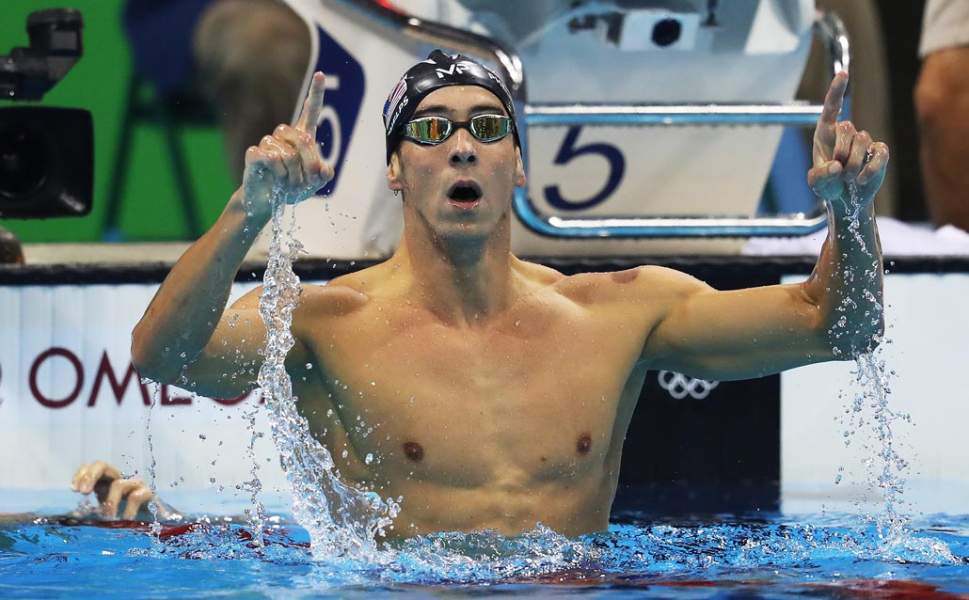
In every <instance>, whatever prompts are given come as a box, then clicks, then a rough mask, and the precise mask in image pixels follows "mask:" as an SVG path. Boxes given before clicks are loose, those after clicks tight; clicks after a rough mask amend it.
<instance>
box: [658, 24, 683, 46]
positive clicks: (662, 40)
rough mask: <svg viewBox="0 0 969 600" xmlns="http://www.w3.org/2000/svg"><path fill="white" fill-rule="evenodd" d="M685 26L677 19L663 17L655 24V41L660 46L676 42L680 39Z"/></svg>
mask: <svg viewBox="0 0 969 600" xmlns="http://www.w3.org/2000/svg"><path fill="white" fill-rule="evenodd" d="M682 32H683V26H682V25H680V22H679V21H677V20H676V19H663V20H662V21H659V22H658V23H656V25H653V43H654V44H656V45H657V46H660V47H666V46H669V45H670V44H675V43H676V41H677V40H678V39H680V34H681V33H682Z"/></svg>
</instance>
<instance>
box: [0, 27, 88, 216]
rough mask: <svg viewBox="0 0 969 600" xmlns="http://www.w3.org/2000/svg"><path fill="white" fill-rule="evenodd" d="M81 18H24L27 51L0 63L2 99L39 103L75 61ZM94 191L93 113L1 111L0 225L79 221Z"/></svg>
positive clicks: (39, 109) (34, 109) (25, 108)
mask: <svg viewBox="0 0 969 600" xmlns="http://www.w3.org/2000/svg"><path fill="white" fill-rule="evenodd" d="M82 26H83V23H82V20H81V13H80V12H78V11H77V10H74V9H51V10H42V11H37V12H34V13H31V14H30V15H29V16H28V17H27V33H28V35H29V37H30V46H29V47H28V48H14V49H13V50H11V51H10V55H9V56H0V99H7V100H13V101H17V100H40V99H41V98H43V96H44V94H45V93H46V92H47V91H48V90H50V89H51V88H52V87H54V85H56V84H57V82H58V81H60V80H61V79H62V78H63V77H64V75H66V74H67V72H68V71H70V69H71V67H73V66H74V64H75V63H76V62H77V61H78V60H79V59H80V57H81V54H82V49H81V28H82ZM93 186H94V126H93V123H92V119H91V113H90V112H88V111H86V110H80V109H73V108H49V107H37V106H16V107H5V108H0V218H21V219H23V218H46V217H69V216H84V215H86V214H88V213H89V212H91V204H92V198H93V195H94V193H93V191H94V190H93Z"/></svg>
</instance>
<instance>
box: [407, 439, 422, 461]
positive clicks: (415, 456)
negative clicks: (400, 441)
mask: <svg viewBox="0 0 969 600" xmlns="http://www.w3.org/2000/svg"><path fill="white" fill-rule="evenodd" d="M404 455H405V456H406V457H407V458H409V459H411V460H412V461H414V462H420V460H421V459H422V458H424V448H423V447H422V446H421V445H420V444H418V443H417V442H404Z"/></svg>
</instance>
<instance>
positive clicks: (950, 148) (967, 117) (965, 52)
mask: <svg viewBox="0 0 969 600" xmlns="http://www.w3.org/2000/svg"><path fill="white" fill-rule="evenodd" d="M919 56H921V57H922V59H923V62H922V70H921V72H920V73H919V79H918V82H917V83H916V86H915V109H916V112H917V115H918V122H919V134H920V137H921V162H922V178H923V180H924V183H925V196H926V198H925V200H926V204H927V205H928V207H929V214H930V215H931V217H932V221H933V222H934V223H935V224H936V225H946V224H952V225H955V226H956V227H960V228H962V229H965V230H967V231H969V2H966V0H929V1H928V2H927V3H926V5H925V16H924V19H923V23H922V38H921V41H920V43H919Z"/></svg>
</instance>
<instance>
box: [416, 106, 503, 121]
mask: <svg viewBox="0 0 969 600" xmlns="http://www.w3.org/2000/svg"><path fill="white" fill-rule="evenodd" d="M453 113H454V109H453V108H451V107H450V106H445V105H443V104H434V105H431V106H425V107H424V108H422V109H420V110H418V111H417V112H415V113H414V116H413V117H412V118H414V119H419V118H421V117H426V116H430V115H435V116H436V115H451V114H453ZM481 113H499V114H502V115H503V114H505V109H504V107H502V106H499V105H497V104H478V105H476V106H474V107H472V108H471V110H470V111H468V114H471V115H475V114H481Z"/></svg>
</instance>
